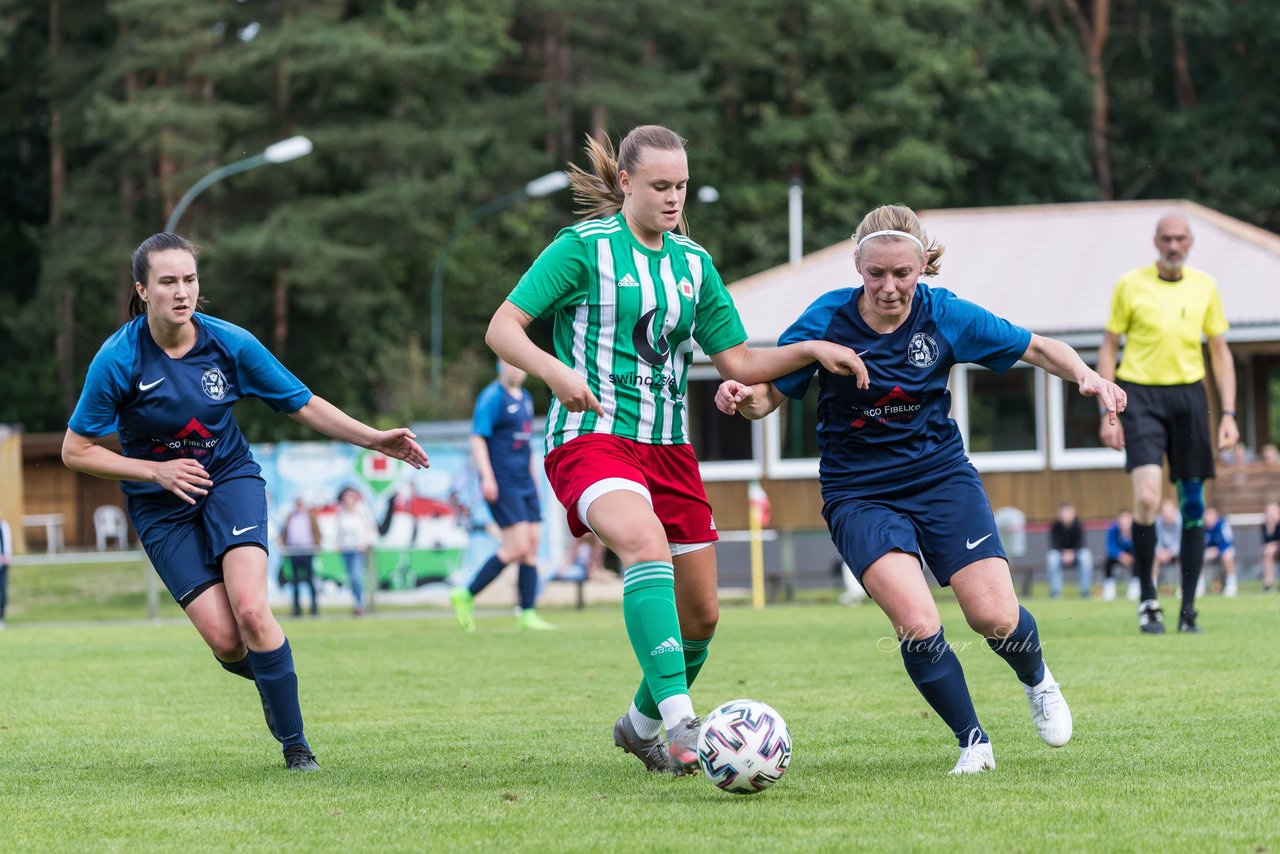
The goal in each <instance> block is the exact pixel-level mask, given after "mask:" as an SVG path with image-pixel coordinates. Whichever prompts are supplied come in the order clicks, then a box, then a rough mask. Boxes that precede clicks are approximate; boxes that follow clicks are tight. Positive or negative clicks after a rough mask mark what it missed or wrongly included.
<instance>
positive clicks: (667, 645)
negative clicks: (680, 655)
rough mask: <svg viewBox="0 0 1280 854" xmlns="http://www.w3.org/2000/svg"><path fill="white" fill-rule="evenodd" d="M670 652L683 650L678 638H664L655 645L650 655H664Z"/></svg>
mask: <svg viewBox="0 0 1280 854" xmlns="http://www.w3.org/2000/svg"><path fill="white" fill-rule="evenodd" d="M668 652H683V650H682V649H681V647H680V641H678V640H676V639H675V638H667V639H666V640H664V641H663V642H662V643H660V644H658V645H657V646H655V647H654V648H653V649H652V650H651V651H650V652H649V654H650V655H664V654H666V653H668Z"/></svg>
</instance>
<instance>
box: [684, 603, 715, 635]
mask: <svg viewBox="0 0 1280 854" xmlns="http://www.w3.org/2000/svg"><path fill="white" fill-rule="evenodd" d="M719 622H720V605H719V603H717V602H715V601H712V602H710V603H708V604H707V605H706V606H704V607H700V608H697V609H696V610H695V612H694V613H692V614H689V615H687V617H686V619H685V620H684V621H683V622H682V623H681V625H680V631H681V633H682V634H684V636H685V637H687V638H709V637H711V636H712V635H714V634H715V633H716V626H717V624H719Z"/></svg>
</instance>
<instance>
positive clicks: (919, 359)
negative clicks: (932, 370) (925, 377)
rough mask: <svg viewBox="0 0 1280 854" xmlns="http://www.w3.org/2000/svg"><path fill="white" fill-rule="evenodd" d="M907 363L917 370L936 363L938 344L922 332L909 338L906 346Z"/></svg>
mask: <svg viewBox="0 0 1280 854" xmlns="http://www.w3.org/2000/svg"><path fill="white" fill-rule="evenodd" d="M907 361H908V362H910V363H911V364H913V365H915V366H916V367H917V368H927V367H929V366H930V365H932V364H933V363H934V362H936V361H938V342H937V341H934V340H933V339H932V338H930V337H929V336H928V335H926V334H925V333H923V332H917V333H916V334H915V335H912V336H911V343H910V344H908V345H907Z"/></svg>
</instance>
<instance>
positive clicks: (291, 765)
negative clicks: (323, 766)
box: [284, 744, 320, 771]
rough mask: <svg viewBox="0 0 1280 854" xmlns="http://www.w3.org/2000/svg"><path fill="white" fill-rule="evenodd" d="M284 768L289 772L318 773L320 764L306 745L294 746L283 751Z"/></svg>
mask: <svg viewBox="0 0 1280 854" xmlns="http://www.w3.org/2000/svg"><path fill="white" fill-rule="evenodd" d="M284 767H286V768H288V769H289V770H290V771H319V770H320V763H319V762H316V755H315V754H314V753H312V752H311V751H310V750H308V749H307V747H306V745H302V744H295V745H293V746H292V747H286V748H285V749H284Z"/></svg>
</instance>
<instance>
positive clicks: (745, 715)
mask: <svg viewBox="0 0 1280 854" xmlns="http://www.w3.org/2000/svg"><path fill="white" fill-rule="evenodd" d="M790 762H791V733H790V731H789V730H788V729H787V724H786V721H784V720H783V719H782V715H780V714H778V713H777V712H775V711H774V710H773V708H772V707H771V706H769V705H767V704H765V703H761V702H759V701H757V700H733V701H731V702H728V703H725V704H724V705H722V706H720V707H719V708H717V709H716V710H715V711H714V712H712V713H711V714H709V715H707V718H706V720H704V721H703V722H702V729H701V730H700V731H699V732H698V764H699V765H700V766H701V767H702V773H704V774H706V775H707V779H708V780H710V781H711V782H712V783H715V784H716V785H717V786H719V787H720V788H721V789H724V790H725V791H726V792H733V793H734V794H736V795H751V794H754V793H756V792H761V791H764V790H765V789H767V788H769V787H770V786H772V785H773V784H774V783H776V782H778V780H780V779H782V775H783V774H785V773H786V771H787V765H788V764H790Z"/></svg>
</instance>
